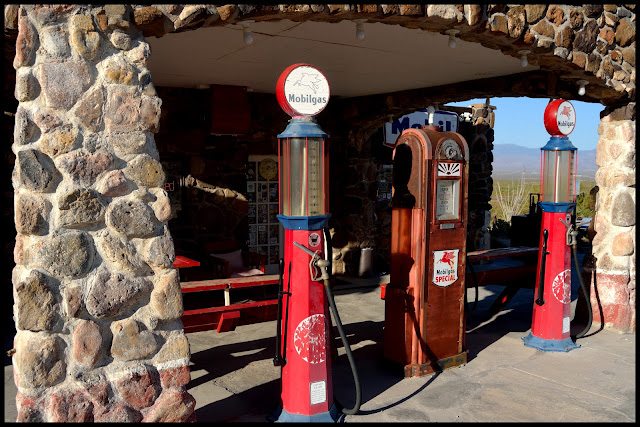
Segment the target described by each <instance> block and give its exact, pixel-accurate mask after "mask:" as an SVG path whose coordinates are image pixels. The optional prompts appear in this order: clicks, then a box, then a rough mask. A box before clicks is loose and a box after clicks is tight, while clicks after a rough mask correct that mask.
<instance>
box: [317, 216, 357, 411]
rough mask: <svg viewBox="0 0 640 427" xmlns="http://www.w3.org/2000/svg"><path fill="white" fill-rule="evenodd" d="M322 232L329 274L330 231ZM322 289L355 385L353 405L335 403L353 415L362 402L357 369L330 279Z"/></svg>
mask: <svg viewBox="0 0 640 427" xmlns="http://www.w3.org/2000/svg"><path fill="white" fill-rule="evenodd" d="M323 232H324V241H325V245H326V246H325V254H326V255H325V256H326V258H327V261H328V266H327V269H328V273H329V276H331V273H332V261H333V256H332V255H333V254H332V252H333V245H332V242H331V232H330V231H329V229H328V228H326V227H325V228H323ZM323 284H324V290H325V293H326V294H327V301H328V302H329V308H330V309H331V313H332V314H333V318H334V320H335V321H336V327H337V328H338V333H339V334H340V339H341V340H342V344H343V345H344V349H345V351H346V352H347V359H349V365H350V366H351V373H352V374H353V382H354V383H355V386H356V401H355V404H354V405H353V408H345V407H344V406H343V405H342V404H340V402H338V401H337V400H335V399H334V400H335V402H336V405H337V406H338V407H339V409H340V410H341V411H342V413H343V414H345V415H354V414H357V413H358V411H359V410H360V404H361V403H362V389H361V388H360V379H359V377H358V369H357V368H356V363H355V361H354V359H353V354H352V353H351V346H350V345H349V341H347V337H346V335H345V333H344V330H343V329H342V322H341V321H340V315H339V314H338V309H337V308H336V302H335V301H334V299H333V292H332V291H331V280H330V279H325V280H323Z"/></svg>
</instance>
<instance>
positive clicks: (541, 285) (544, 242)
mask: <svg viewBox="0 0 640 427" xmlns="http://www.w3.org/2000/svg"><path fill="white" fill-rule="evenodd" d="M548 238H549V230H547V229H546V228H545V229H544V230H543V231H542V239H543V240H542V254H541V256H542V259H541V260H540V278H539V279H538V299H536V304H538V305H540V306H542V305H544V303H545V301H544V270H545V266H546V261H547V255H548V254H549V253H550V252H549V251H547V239H548Z"/></svg>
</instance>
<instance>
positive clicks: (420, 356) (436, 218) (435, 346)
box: [384, 125, 469, 377]
mask: <svg viewBox="0 0 640 427" xmlns="http://www.w3.org/2000/svg"><path fill="white" fill-rule="evenodd" d="M393 161H394V166H393V170H394V176H393V191H394V194H393V198H392V216H391V222H392V224H391V227H392V232H391V233H392V235H391V276H390V283H389V285H388V286H387V288H386V291H385V330H384V356H385V358H387V359H388V360H390V361H392V362H395V363H397V364H401V365H403V366H404V374H405V377H412V376H421V375H427V374H430V373H433V372H436V371H439V370H441V369H443V368H447V367H451V366H457V365H461V364H464V363H466V361H467V354H468V351H467V350H466V349H465V317H464V294H465V259H466V232H467V188H468V186H467V179H468V173H469V172H468V161H469V148H468V146H467V143H466V141H465V140H464V138H463V137H462V136H461V135H460V134H458V133H455V132H442V131H441V129H440V127H438V126H432V125H430V126H423V127H422V128H421V129H407V130H405V131H404V132H402V134H401V135H400V136H399V137H398V141H397V143H396V148H395V149H394V154H393Z"/></svg>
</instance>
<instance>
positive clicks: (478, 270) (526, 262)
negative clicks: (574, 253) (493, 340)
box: [380, 246, 538, 315]
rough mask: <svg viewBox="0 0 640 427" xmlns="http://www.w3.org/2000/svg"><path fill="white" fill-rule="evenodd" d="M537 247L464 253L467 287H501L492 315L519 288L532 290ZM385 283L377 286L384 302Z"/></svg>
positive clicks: (502, 306)
mask: <svg viewBox="0 0 640 427" xmlns="http://www.w3.org/2000/svg"><path fill="white" fill-rule="evenodd" d="M537 262H538V248H537V247H528V246H518V247H511V248H498V249H486V250H481V251H473V252H468V253H467V269H466V276H465V286H466V288H467V289H468V288H473V287H476V286H478V287H479V286H488V285H501V286H504V287H505V288H504V290H503V291H502V292H501V293H500V294H499V295H498V296H497V298H496V299H495V300H494V302H493V303H492V304H491V307H490V308H489V313H490V314H491V315H493V314H495V313H498V312H499V311H501V310H502V309H503V308H504V307H505V306H506V305H507V304H508V303H509V301H510V300H511V299H512V298H513V297H514V296H515V294H516V292H518V290H519V289H523V288H524V289H533V288H534V286H535V283H536V268H537ZM386 285H387V283H383V284H381V285H380V288H381V289H380V298H382V299H384V296H385V295H384V294H385V288H386Z"/></svg>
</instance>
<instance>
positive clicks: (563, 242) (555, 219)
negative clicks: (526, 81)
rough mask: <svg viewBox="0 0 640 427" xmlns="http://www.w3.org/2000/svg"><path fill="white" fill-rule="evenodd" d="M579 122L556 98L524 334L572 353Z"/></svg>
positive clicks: (536, 343) (528, 340)
mask: <svg viewBox="0 0 640 427" xmlns="http://www.w3.org/2000/svg"><path fill="white" fill-rule="evenodd" d="M575 124H576V112H575V109H574V107H573V105H572V104H571V103H570V102H569V101H565V100H563V99H556V100H555V101H552V102H550V103H549V104H548V105H547V107H546V109H545V112H544V126H545V128H546V130H547V132H549V134H550V135H551V139H549V141H548V142H547V144H546V145H545V146H544V147H542V148H541V149H540V151H541V156H540V162H541V164H540V169H541V170H540V193H541V195H540V201H539V202H538V205H539V207H540V209H541V211H542V224H541V227H540V252H539V254H538V267H537V278H536V287H535V291H534V300H535V302H534V304H533V319H532V324H531V333H530V334H529V335H527V336H526V337H523V338H522V340H523V341H524V345H525V346H528V347H533V348H536V349H538V350H543V351H564V352H568V351H570V350H573V349H575V348H578V347H579V345H577V344H575V342H574V341H573V339H572V337H571V336H570V329H571V319H570V316H571V247H572V246H573V247H574V249H575V246H576V243H577V232H576V229H575V217H574V216H573V217H572V212H573V213H575V208H576V169H577V162H578V156H577V148H576V147H574V146H573V144H572V143H571V141H569V138H568V137H567V135H569V134H570V133H571V132H572V131H573V129H574V127H575ZM576 259H577V258H576V253H575V252H574V261H576ZM576 266H577V261H576ZM581 285H583V283H581ZM583 290H584V289H583ZM585 295H588V293H585Z"/></svg>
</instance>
